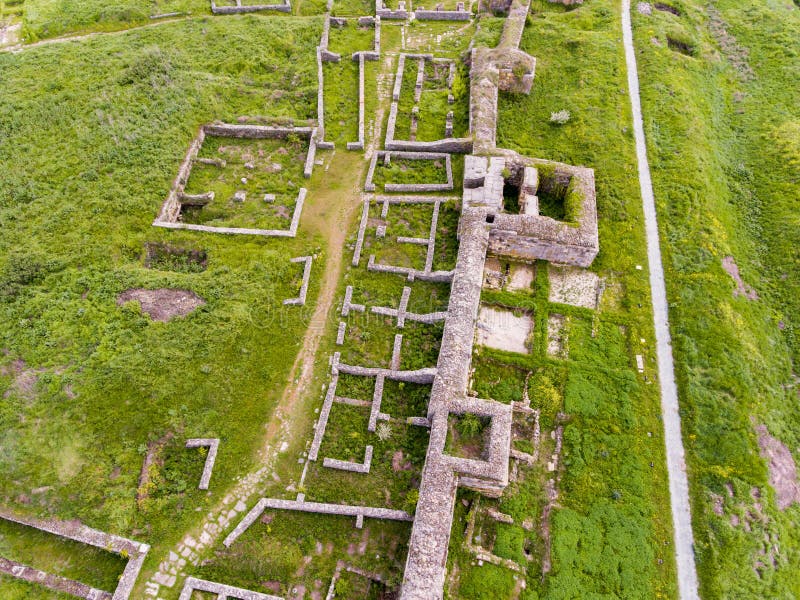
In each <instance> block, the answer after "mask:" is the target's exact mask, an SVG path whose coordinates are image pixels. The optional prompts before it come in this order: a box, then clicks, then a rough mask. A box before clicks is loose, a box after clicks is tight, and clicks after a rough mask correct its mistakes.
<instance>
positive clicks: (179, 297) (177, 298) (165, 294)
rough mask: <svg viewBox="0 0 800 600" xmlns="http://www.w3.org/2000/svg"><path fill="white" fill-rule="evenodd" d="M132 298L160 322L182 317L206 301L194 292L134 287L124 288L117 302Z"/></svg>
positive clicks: (120, 302)
mask: <svg viewBox="0 0 800 600" xmlns="http://www.w3.org/2000/svg"><path fill="white" fill-rule="evenodd" d="M133 300H135V301H136V302H138V303H139V305H140V306H141V307H142V312H143V313H146V314H147V315H148V316H149V317H150V318H151V319H153V320H154V321H161V322H167V321H169V320H170V319H172V318H174V317H184V316H186V315H188V314H189V313H190V312H192V311H193V310H195V309H196V308H198V307H199V306H203V305H204V304H205V303H206V301H205V300H203V299H202V298H201V297H200V296H198V295H197V294H195V293H194V292H190V291H189V290H176V289H171V288H160V289H157V290H145V289H142V288H135V289H130V290H125V291H124V292H122V293H121V294H120V295H119V296H117V304H118V305H120V306H122V305H123V304H125V303H126V302H131V301H133Z"/></svg>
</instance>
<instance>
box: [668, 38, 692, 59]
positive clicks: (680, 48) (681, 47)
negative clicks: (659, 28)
mask: <svg viewBox="0 0 800 600" xmlns="http://www.w3.org/2000/svg"><path fill="white" fill-rule="evenodd" d="M667 46H669V48H670V50H675V51H676V52H680V53H681V54H685V55H686V56H694V46H692V45H691V44H687V43H686V42H684V41H682V40H676V39H675V38H673V37H670V36H667Z"/></svg>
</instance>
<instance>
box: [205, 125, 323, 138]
mask: <svg viewBox="0 0 800 600" xmlns="http://www.w3.org/2000/svg"><path fill="white" fill-rule="evenodd" d="M203 130H204V131H205V134H206V135H216V136H219V137H228V138H237V139H268V140H285V139H286V138H288V137H289V136H290V135H296V136H297V137H299V138H304V139H310V138H311V135H312V134H313V133H314V128H313V127H273V126H271V125H233V124H230V123H211V124H210V125H204V126H203Z"/></svg>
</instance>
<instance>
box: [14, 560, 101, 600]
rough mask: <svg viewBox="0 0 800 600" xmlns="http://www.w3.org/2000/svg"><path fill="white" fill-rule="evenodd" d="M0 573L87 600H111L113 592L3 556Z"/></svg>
mask: <svg viewBox="0 0 800 600" xmlns="http://www.w3.org/2000/svg"><path fill="white" fill-rule="evenodd" d="M0 574H2V575H6V576H7V577H12V578H14V579H21V580H23V581H27V582H28V583H32V584H34V585H35V586H40V587H44V588H47V589H49V590H53V591H54V592H57V593H59V594H68V595H70V596H75V597H76V598H85V600H111V594H110V593H109V592H106V591H104V590H99V589H97V588H93V587H91V586H88V585H86V584H85V583H81V582H80V581H75V580H73V579H67V578H66V577H61V576H60V575H52V574H50V573H45V572H44V571H40V570H39V569H34V568H33V567H29V566H28V565H24V564H22V563H19V562H16V561H13V560H9V559H7V558H3V557H2V556H0Z"/></svg>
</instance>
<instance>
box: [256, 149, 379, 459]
mask: <svg viewBox="0 0 800 600" xmlns="http://www.w3.org/2000/svg"><path fill="white" fill-rule="evenodd" d="M352 156H353V155H350V156H347V155H344V156H343V155H342V154H341V153H340V152H339V151H336V153H335V154H334V156H333V158H332V159H331V162H330V165H329V170H328V173H327V174H330V175H331V176H332V177H335V176H336V175H340V174H342V173H343V172H346V173H347V175H349V176H350V181H349V182H348V185H349V187H348V188H347V189H346V190H345V191H343V190H341V189H337V188H336V187H335V186H325V188H323V189H319V190H317V191H316V192H315V196H316V199H315V200H314V203H313V205H312V206H311V207H309V209H307V210H306V212H305V213H304V215H303V219H308V221H310V222H311V224H312V226H313V228H314V229H315V230H316V232H318V233H320V234H321V235H322V236H323V237H325V238H326V239H327V240H328V244H327V256H326V260H325V273H324V276H323V280H322V288H321V289H320V292H319V296H318V297H317V304H316V307H315V309H314V313H313V315H312V316H311V320H310V321H309V323H308V329H306V335H305V338H304V339H303V346H302V349H301V350H300V352H299V353H298V355H297V358H296V359H295V361H294V365H293V366H292V370H291V371H290V374H289V384H288V385H287V387H286V389H285V390H284V392H283V396H281V400H280V402H279V403H278V406H277V407H276V409H275V412H274V414H273V418H272V419H271V420H270V423H269V426H268V428H267V434H266V440H265V443H266V447H265V449H268V448H269V446H270V445H271V443H272V442H273V440H274V437H275V436H276V434H277V433H278V431H279V429H280V427H281V425H282V423H283V422H284V420H285V419H286V418H288V417H290V416H291V414H292V412H293V410H294V407H295V404H296V403H297V402H298V401H299V400H300V398H301V397H302V395H303V393H304V391H305V390H307V389H308V386H309V384H310V383H311V378H312V377H313V375H314V357H315V356H316V354H317V351H318V350H319V344H320V341H321V339H322V336H323V334H324V333H325V326H326V324H327V320H328V315H329V314H330V311H331V308H332V306H333V301H334V298H335V296H336V287H337V284H338V283H339V277H340V275H341V272H342V254H343V251H344V244H345V240H346V238H347V229H348V225H349V224H350V221H351V220H352V218H353V215H354V213H355V211H356V210H357V209H358V208H359V207H360V206H361V198H360V195H359V187H360V183H361V180H362V179H363V175H364V169H365V165H366V163H364V162H363V161H362V162H361V164H360V165H359V168H358V170H357V172H356V173H353V172H352V171H349V169H347V165H348V164H352V158H351V157H352ZM327 174H326V175H327Z"/></svg>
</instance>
